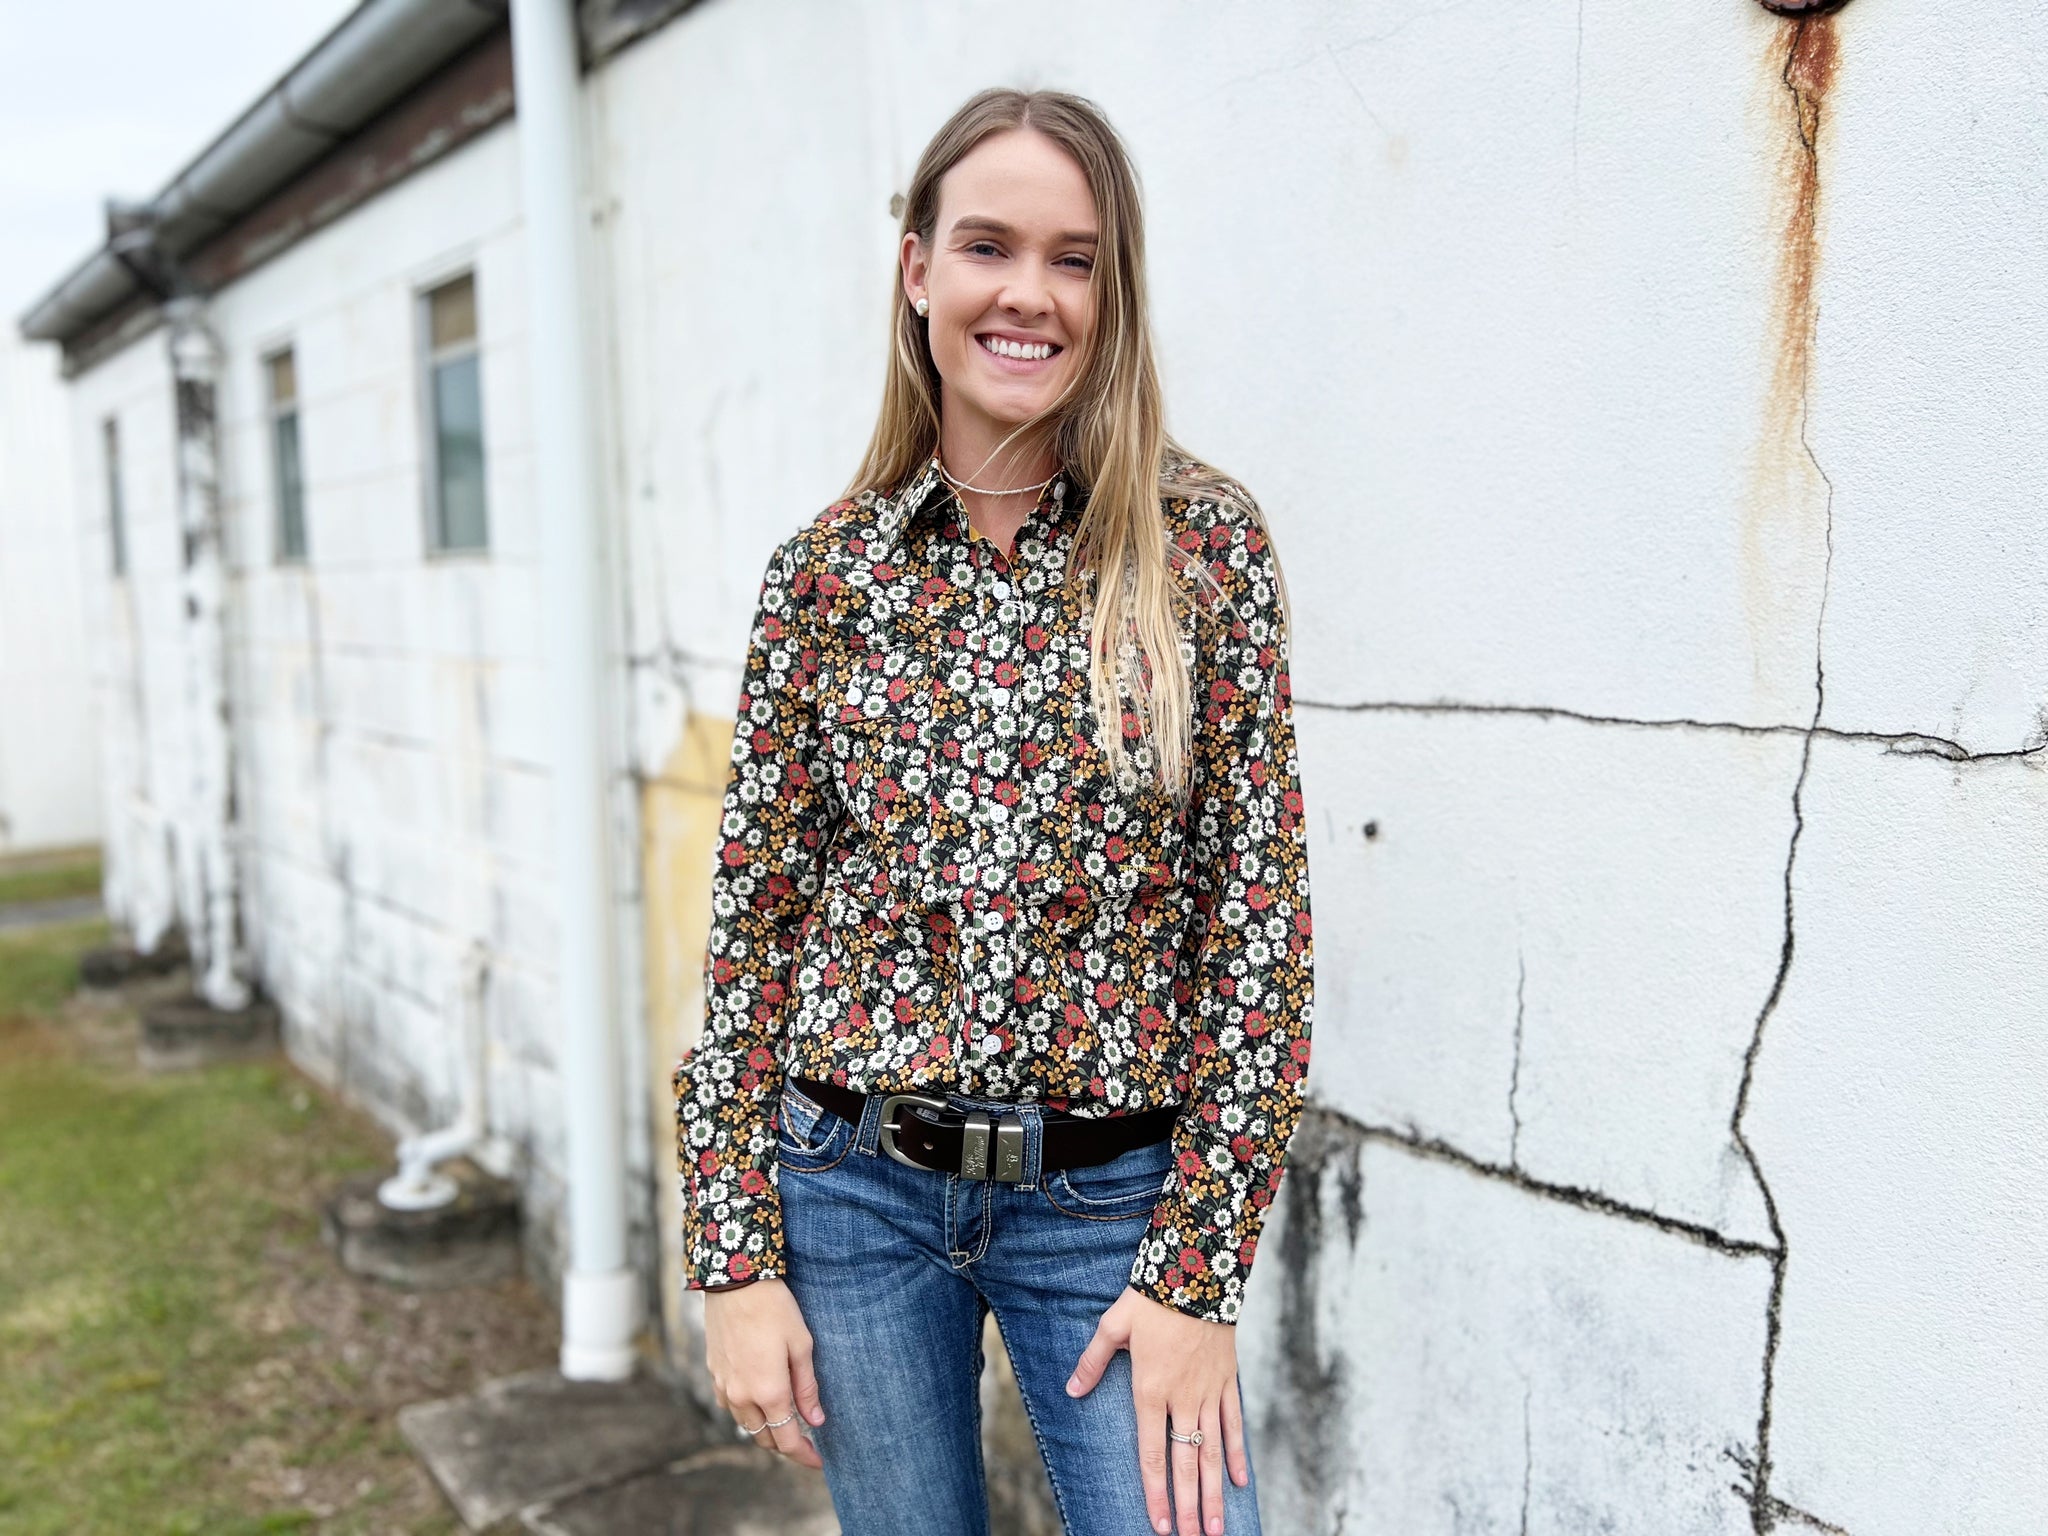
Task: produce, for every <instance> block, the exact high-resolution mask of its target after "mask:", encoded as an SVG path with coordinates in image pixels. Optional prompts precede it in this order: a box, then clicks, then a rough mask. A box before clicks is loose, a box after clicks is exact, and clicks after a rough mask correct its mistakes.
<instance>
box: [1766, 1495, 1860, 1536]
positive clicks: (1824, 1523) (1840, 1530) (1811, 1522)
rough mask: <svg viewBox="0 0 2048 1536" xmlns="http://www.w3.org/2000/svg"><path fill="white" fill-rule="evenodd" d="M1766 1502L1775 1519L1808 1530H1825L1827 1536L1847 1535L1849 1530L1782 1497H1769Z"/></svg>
mask: <svg viewBox="0 0 2048 1536" xmlns="http://www.w3.org/2000/svg"><path fill="white" fill-rule="evenodd" d="M1768 1503H1769V1504H1770V1506H1771V1514H1772V1515H1773V1516H1774V1517H1776V1518H1777V1519H1780V1520H1790V1521H1792V1522H1793V1523H1794V1524H1797V1525H1803V1526H1805V1527H1806V1528H1807V1529H1808V1530H1810V1531H1823V1532H1826V1533H1827V1536H1849V1532H1848V1530H1847V1529H1846V1528H1845V1527H1843V1526H1839V1525H1836V1524H1834V1523H1833V1522H1832V1521H1828V1520H1823V1519H1821V1517H1820V1516H1819V1515H1810V1514H1808V1513H1807V1512H1806V1511H1805V1510H1803V1509H1799V1508H1796V1507H1794V1506H1793V1505H1790V1504H1787V1503H1786V1502H1785V1501H1784V1500H1783V1499H1771V1500H1768Z"/></svg>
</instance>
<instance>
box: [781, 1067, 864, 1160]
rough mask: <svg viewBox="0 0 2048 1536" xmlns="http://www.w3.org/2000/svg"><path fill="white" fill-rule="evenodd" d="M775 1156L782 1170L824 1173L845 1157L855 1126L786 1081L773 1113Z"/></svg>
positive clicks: (851, 1142) (850, 1144)
mask: <svg viewBox="0 0 2048 1536" xmlns="http://www.w3.org/2000/svg"><path fill="white" fill-rule="evenodd" d="M776 1127H777V1129H776V1135H775V1155H776V1160H777V1161H778V1162H779V1163H780V1164H781V1165H782V1171H783V1172H785V1173H823V1172H824V1171H825V1170H826V1169H827V1168H830V1167H832V1166H833V1165H834V1164H836V1163H838V1162H839V1160H840V1159H841V1158H843V1157H845V1156H846V1154H847V1151H848V1149H849V1148H851V1147H852V1145H853V1132H854V1125H853V1122H852V1121H851V1120H848V1119H847V1118H846V1117H845V1116H843V1115H837V1114H834V1113H833V1112H832V1111H831V1110H829V1109H827V1108H825V1107H824V1106H823V1105H822V1104H819V1103H818V1102H817V1101H815V1100H814V1099H812V1098H811V1097H810V1095H808V1094H806V1093H805V1092H804V1091H803V1090H802V1089H800V1088H798V1087H797V1086H796V1085H795V1084H794V1083H791V1082H789V1081H787V1080H785V1081H784V1082H783V1085H782V1109H781V1111H780V1112H779V1113H778V1114H777V1116H776Z"/></svg>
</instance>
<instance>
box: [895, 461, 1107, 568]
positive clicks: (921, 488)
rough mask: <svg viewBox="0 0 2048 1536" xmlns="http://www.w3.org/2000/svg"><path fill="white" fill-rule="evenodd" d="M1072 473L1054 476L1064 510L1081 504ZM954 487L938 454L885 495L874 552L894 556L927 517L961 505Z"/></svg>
mask: <svg viewBox="0 0 2048 1536" xmlns="http://www.w3.org/2000/svg"><path fill="white" fill-rule="evenodd" d="M1075 485H1076V482H1075V479H1074V476H1073V473H1072V471H1070V470H1068V469H1067V468H1065V467H1064V466H1062V468H1061V469H1060V471H1059V473H1058V474H1056V475H1054V476H1053V480H1052V484H1051V485H1050V486H1049V487H1048V488H1047V494H1048V495H1050V496H1051V497H1052V498H1053V500H1054V501H1055V502H1056V503H1058V504H1059V505H1061V506H1062V507H1064V508H1066V509H1068V510H1071V509H1072V508H1073V507H1074V506H1077V505H1079V503H1078V502H1077V501H1076V500H1075V498H1076V496H1077V494H1078V493H1077V491H1076V489H1075ZM957 501H958V498H956V497H955V496H954V495H953V494H952V487H950V486H949V485H947V484H946V477H945V476H944V475H943V474H942V473H940V471H939V455H938V453H937V452H936V451H934V452H933V454H932V456H931V457H930V458H929V459H927V460H926V461H925V463H924V467H923V468H922V469H920V470H918V471H917V473H916V474H914V475H912V476H911V477H910V479H909V480H908V481H907V482H906V483H905V484H904V486H903V488H902V489H901V490H899V491H898V492H897V493H896V494H895V495H893V496H884V497H882V498H881V501H880V515H879V516H878V517H877V519H876V530H875V540H874V546H873V553H874V554H875V555H876V556H877V557H880V556H883V555H886V554H888V553H892V552H893V551H894V550H895V548H896V546H897V544H898V543H899V542H900V541H901V540H902V539H903V538H905V537H906V536H907V535H908V534H909V532H910V530H911V529H912V528H913V527H915V526H916V525H917V523H918V522H919V521H920V520H921V519H922V518H923V517H924V516H925V515H927V514H932V515H936V512H937V510H938V509H939V508H942V507H945V506H946V505H948V504H949V503H956V504H957Z"/></svg>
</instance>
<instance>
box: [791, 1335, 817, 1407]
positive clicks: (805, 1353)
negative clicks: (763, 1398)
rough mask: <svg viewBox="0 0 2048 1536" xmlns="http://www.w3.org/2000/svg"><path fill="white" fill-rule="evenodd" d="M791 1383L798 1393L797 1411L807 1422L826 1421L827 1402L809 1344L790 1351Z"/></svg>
mask: <svg viewBox="0 0 2048 1536" xmlns="http://www.w3.org/2000/svg"><path fill="white" fill-rule="evenodd" d="M789 1384H790V1387H791V1389H792V1390H793V1391H794V1392H795V1393H796V1406H797V1412H798V1413H800V1414H802V1415H803V1420H804V1422H805V1423H806V1424H822V1423H824V1422H825V1402H824V1398H823V1396H822V1395H821V1394H820V1392H819V1391H818V1373H817V1371H816V1369H815V1368H814V1367H813V1366H812V1364H811V1351H810V1347H809V1346H808V1345H805V1346H803V1347H801V1348H798V1349H793V1350H791V1351H790V1356H789Z"/></svg>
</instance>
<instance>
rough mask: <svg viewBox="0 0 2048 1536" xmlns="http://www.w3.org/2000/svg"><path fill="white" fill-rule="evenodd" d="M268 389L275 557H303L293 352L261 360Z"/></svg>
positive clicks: (303, 505)
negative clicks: (275, 503)
mask: <svg viewBox="0 0 2048 1536" xmlns="http://www.w3.org/2000/svg"><path fill="white" fill-rule="evenodd" d="M263 376H264V380H265V382H266V384H267V385H268V386H269V390H270V483H271V489H272V493H273V494H274V495H275V497H276V499H277V558H278V559H279V560H280V561H303V560H304V559H305V558H306V483H305V475H304V471H303V469H302V468H301V466H300V460H299V370H298V365H297V363H296V362H295V361H294V360H293V357H292V349H291V348H290V347H286V348H285V349H284V350H283V351H282V352H275V353H272V354H271V355H270V356H269V357H267V358H265V359H264V360H263Z"/></svg>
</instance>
